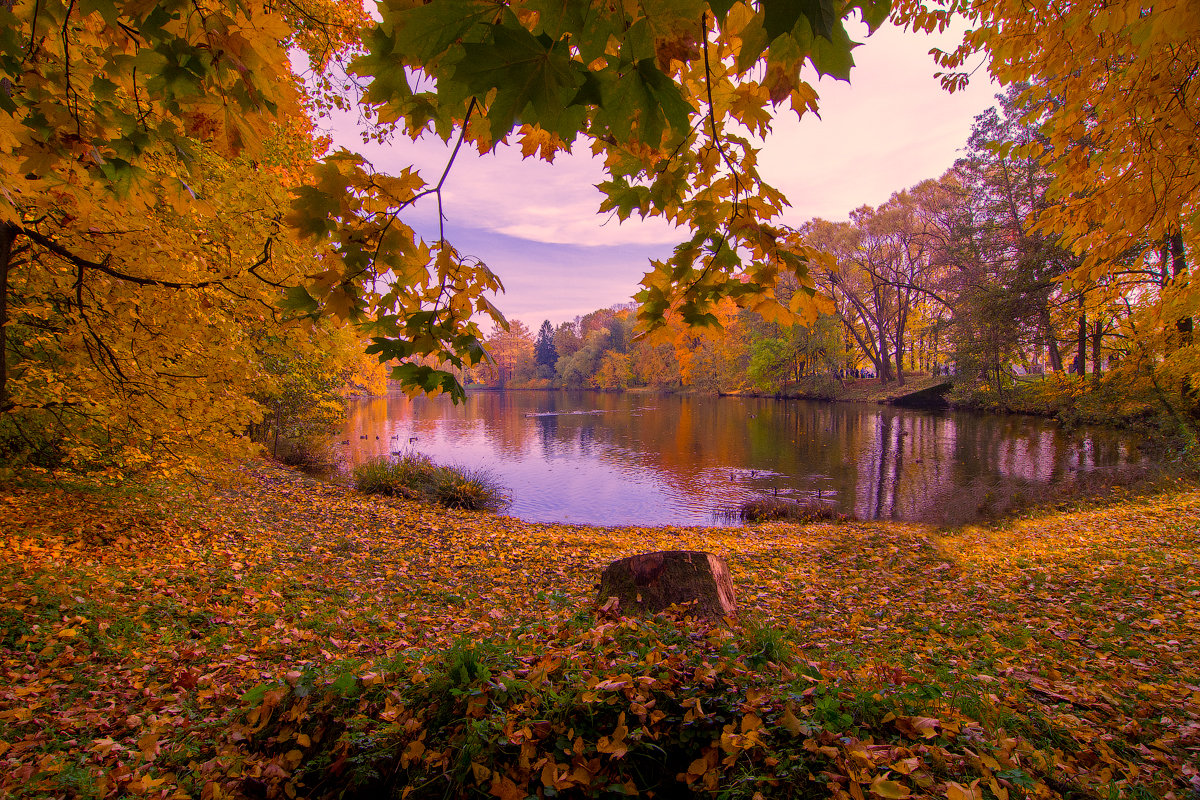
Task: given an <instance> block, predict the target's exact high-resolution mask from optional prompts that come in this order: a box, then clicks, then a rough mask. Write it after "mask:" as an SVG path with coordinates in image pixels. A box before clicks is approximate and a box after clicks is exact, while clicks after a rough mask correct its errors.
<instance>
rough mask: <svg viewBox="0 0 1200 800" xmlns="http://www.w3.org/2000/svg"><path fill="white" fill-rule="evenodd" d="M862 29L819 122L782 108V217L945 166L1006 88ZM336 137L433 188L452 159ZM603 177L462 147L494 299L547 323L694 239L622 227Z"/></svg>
mask: <svg viewBox="0 0 1200 800" xmlns="http://www.w3.org/2000/svg"><path fill="white" fill-rule="evenodd" d="M856 34H857V35H856ZM851 36H852V37H853V38H856V39H858V40H859V41H863V42H864V43H863V46H861V47H859V48H858V49H856V50H855V51H854V52H855V62H856V67H855V68H854V70H853V71H852V72H851V75H850V80H851V82H850V83H849V84H847V83H844V82H839V81H834V80H832V79H828V78H827V79H824V80H822V81H820V83H818V84H817V85H816V88H817V91H818V92H819V93H820V96H821V98H820V107H821V117H820V118H819V119H818V118H817V117H816V116H813V115H811V114H810V115H806V116H805V117H804V119H803V120H797V119H796V117H795V115H794V114H793V113H792V112H791V111H786V112H783V113H781V114H780V116H779V117H778V118H777V120H776V123H775V132H774V133H773V134H772V135H771V136H770V137H769V138H768V139H767V141H766V142H765V143H764V146H763V152H762V155H761V157H760V159H759V169H760V172H761V174H762V175H763V177H764V179H765V180H766V181H767V182H768V183H770V184H771V185H773V186H775V187H776V188H778V189H780V190H782V191H783V192H784V193H785V194H786V195H787V197H788V199H789V200H790V201H791V204H792V207H791V208H790V209H788V210H787V211H786V212H785V213H784V215H783V217H782V219H781V220H779V221H780V222H782V223H785V224H788V225H793V226H796V225H800V224H802V223H804V222H805V221H807V220H809V219H811V218H813V217H824V218H826V219H845V218H846V217H847V216H848V214H849V212H850V211H851V210H853V209H854V208H857V207H859V206H862V205H878V204H880V203H882V202H884V201H886V200H887V199H888V197H890V196H891V195H892V193H894V192H897V191H900V190H902V189H905V188H907V187H909V186H912V185H913V184H915V183H918V182H920V181H922V180H924V179H926V178H934V177H937V176H939V175H941V174H942V173H943V172H945V171H946V170H947V169H948V168H949V167H950V166H951V165H952V164H953V163H954V161H955V160H956V159H957V158H958V157H959V155H960V150H961V149H962V148H963V147H964V146H965V144H966V140H967V136H968V134H969V132H970V128H971V124H972V122H973V120H974V117H975V116H976V115H977V114H979V113H981V112H982V111H984V110H985V109H986V108H988V107H989V106H991V105H992V104H993V96H994V95H995V94H996V92H997V91H999V90H998V88H997V87H996V86H995V85H993V84H989V83H988V82H987V76H986V70H984V69H980V70H979V71H978V73H977V76H976V79H975V80H973V81H972V84H971V86H970V87H969V88H968V89H967V90H965V91H962V92H958V93H956V94H953V95H950V94H948V93H946V92H945V91H943V90H942V89H941V87H940V86H939V84H938V82H937V80H936V79H935V78H934V77H933V73H934V72H935V70H936V68H935V66H934V64H933V62H932V59H931V58H930V56H929V55H928V51H929V48H930V47H932V46H934V45H935V44H939V43H940V44H942V45H943V46H949V45H952V44H953V40H952V39H950V38H943V39H941V40H937V39H934V38H931V37H928V36H924V35H919V34H909V33H904V32H903V31H901V30H899V29H897V28H893V27H890V26H888V27H884V28H882V29H881V30H880V31H878V32H877V33H876V34H875V35H874V36H872V37H870V38H866V37H865V28H861V29H860V30H859V31H857V32H856V31H855V29H854V28H853V27H852V28H851ZM810 80H815V76H813V77H810ZM781 111H782V107H781ZM339 127H340V126H339ZM335 137H336V140H337V142H338V144H341V145H344V146H346V147H349V148H351V149H355V150H357V151H359V152H361V153H363V154H364V155H366V156H368V157H369V158H370V159H371V160H372V161H373V162H374V163H375V165H376V166H377V167H378V168H379V169H383V170H386V171H398V170H400V169H401V168H403V167H405V166H407V165H409V164H415V165H416V166H417V167H418V168H419V170H420V173H421V175H422V177H424V178H425V180H426V181H428V182H430V183H434V182H436V181H437V178H438V176H439V175H440V174H441V171H442V169H443V168H444V167H445V163H446V159H447V158H448V155H449V148H448V147H447V146H446V145H443V144H442V143H441V142H440V141H438V140H436V139H430V140H428V141H425V140H423V141H420V142H417V143H412V142H409V141H408V140H407V139H398V140H397V141H396V142H394V143H392V144H390V145H386V146H380V145H363V144H361V142H360V141H359V139H358V137H357V134H354V133H345V134H336V133H335ZM603 179H604V176H603V173H602V170H601V167H600V161H599V159H593V158H592V157H591V156H590V153H589V152H588V151H587V148H585V147H579V148H577V152H576V153H575V154H572V155H568V154H560V155H559V156H558V157H556V158H555V161H554V163H553V164H546V163H544V162H542V161H539V160H537V159H534V158H530V159H525V160H522V158H521V154H520V150H519V149H517V148H501V149H500V150H498V152H496V153H495V154H493V155H487V156H479V155H478V154H477V153H476V152H475V151H473V150H469V149H467V148H464V149H463V150H462V151H461V152H460V153H459V156H458V159H457V160H456V161H455V164H454V168H453V171H452V172H451V174H450V177H449V179H448V181H447V184H446V189H445V190H444V192H443V194H444V198H445V208H446V213H447V216H448V218H449V222H448V226H447V236H448V238H450V240H451V241H452V242H453V243H454V244H455V245H456V246H457V247H458V248H459V250H460V251H461V252H463V253H465V254H470V255H473V256H476V257H478V258H480V259H482V260H483V261H484V262H486V263H487V264H488V265H489V266H490V267H491V268H492V269H493V270H494V271H495V272H496V273H497V274H499V275H500V277H501V280H502V281H503V282H504V285H505V287H506V292H505V294H503V295H501V296H500V297H499V298H497V300H496V303H497V305H498V306H499V307H500V309H501V310H502V311H503V312H504V313H505V315H506V316H508V317H509V318H510V319H513V318H515V319H520V320H521V321H522V322H524V323H525V324H526V325H528V326H529V327H530V328H531V329H534V330H536V329H537V327H538V326H539V325H540V324H541V321H542V320H543V319H549V320H550V321H551V322H552V323H555V324H557V323H559V322H562V321H564V320H569V319H573V318H574V317H575V316H577V315H581V314H586V313H588V312H589V311H593V310H595V309H597V308H604V307H607V306H611V305H613V304H616V303H624V302H628V301H629V300H630V298H631V296H632V294H633V293H634V292H635V291H637V284H638V281H639V280H641V278H642V275H643V273H645V272H646V270H647V269H648V265H647V262H648V261H649V259H651V258H663V257H665V256H667V255H668V254H669V253H670V251H671V248H672V247H673V246H674V244H676V243H677V242H678V241H680V240H681V239H682V238H684V237H683V236H681V235H680V233H679V232H677V231H674V230H672V229H671V228H670V227H669V226H667V225H666V224H665V223H663V222H662V221H660V220H647V221H639V220H630V221H626V222H625V223H618V221H617V220H616V219H615V218H613V217H610V216H609V215H599V214H597V209H598V208H599V205H600V201H601V199H602V197H601V195H600V192H599V191H598V190H597V189H596V188H595V184H597V183H599V182H600V181H601V180H603ZM426 203H427V205H425V206H423V207H418V208H417V209H415V213H414V215H413V216H412V217H411V218H409V219H408V220H407V221H408V222H409V224H411V225H413V226H414V227H415V228H416V229H417V230H418V231H421V232H423V233H424V234H425V235H426V236H436V227H434V224H433V222H434V220H435V219H436V216H435V215H436V208H435V205H434V201H433V198H430V199H429V200H427V201H426Z"/></svg>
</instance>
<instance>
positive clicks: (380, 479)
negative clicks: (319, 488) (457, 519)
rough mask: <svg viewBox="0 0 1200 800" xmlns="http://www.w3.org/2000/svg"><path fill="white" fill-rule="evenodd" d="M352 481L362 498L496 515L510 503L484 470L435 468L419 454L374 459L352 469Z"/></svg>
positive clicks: (501, 489) (436, 466) (492, 478)
mask: <svg viewBox="0 0 1200 800" xmlns="http://www.w3.org/2000/svg"><path fill="white" fill-rule="evenodd" d="M352 477H353V479H354V487H355V488H356V489H358V491H360V492H363V493H365V494H385V495H390V496H392V497H403V498H405V499H408V500H417V501H420V502H424V503H437V504H439V505H442V506H445V507H446V508H457V509H462V510H464V511H491V512H493V513H498V512H500V511H502V510H504V509H505V508H506V507H507V506H508V504H509V502H510V500H509V498H508V497H507V496H506V495H505V492H504V489H503V487H501V486H500V484H498V483H497V482H496V479H495V478H494V477H493V476H492V474H491V473H489V472H488V471H487V470H484V469H464V468H462V467H454V466H444V465H440V464H435V463H434V462H433V461H432V460H431V459H430V458H429V456H425V455H421V454H420V453H406V454H404V455H402V456H400V457H399V458H373V459H371V460H370V461H367V462H365V463H363V464H360V465H359V466H357V467H355V468H354V471H353V473H352Z"/></svg>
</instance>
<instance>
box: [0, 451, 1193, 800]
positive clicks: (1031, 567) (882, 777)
mask: <svg viewBox="0 0 1200 800" xmlns="http://www.w3.org/2000/svg"><path fill="white" fill-rule="evenodd" d="M1198 529H1200V492H1197V491H1194V490H1190V489H1187V488H1181V489H1179V490H1177V491H1174V492H1169V493H1165V494H1161V495H1157V496H1155V497H1152V498H1149V499H1145V498H1143V499H1129V500H1117V501H1113V502H1112V503H1111V504H1108V505H1105V506H1103V507H1100V508H1097V509H1091V510H1084V511H1077V512H1073V513H1061V514H1054V513H1048V514H1042V515H1040V516H1037V517H1031V518H1028V519H1023V520H1017V521H1014V522H1011V523H1008V524H1006V525H1005V526H1002V527H999V528H977V527H968V528H961V529H954V530H950V531H939V530H936V529H933V528H930V527H927V526H921V525H910V524H890V523H888V524H885V523H851V524H837V525H832V524H830V525H816V526H810V527H795V526H788V525H767V526H761V527H756V528H752V529H674V528H663V529H639V528H620V529H602V528H586V527H575V526H564V525H534V524H526V523H523V522H520V521H518V520H514V519H510V518H505V517H493V516H487V515H472V514H468V513H458V512H450V511H446V510H443V509H434V508H429V507H422V506H417V505H414V504H411V503H407V502H403V501H395V500H385V499H379V498H368V497H362V496H359V495H355V494H354V493H353V492H351V491H349V490H347V489H343V488H341V487H337V486H330V485H323V484H319V483H315V482H313V481H311V480H309V479H306V478H304V477H301V476H298V475H296V474H295V473H292V472H289V471H286V470H283V469H280V468H277V467H273V466H269V465H265V464H254V465H249V466H246V467H244V468H241V469H239V470H237V471H236V472H235V473H234V474H233V475H232V476H231V477H226V478H223V479H222V480H220V481H214V482H213V483H212V484H210V485H209V486H208V487H207V488H196V487H195V486H189V487H174V488H162V487H159V488H157V489H155V490H150V489H147V488H145V487H141V488H139V489H137V491H134V490H132V489H131V490H129V491H128V492H127V493H125V494H117V493H114V492H113V491H111V490H106V491H99V490H88V491H85V490H84V489H82V488H80V487H78V486H72V487H59V488H49V489H46V488H42V489H36V490H35V489H7V490H4V492H3V494H0V531H2V532H3V533H2V536H3V552H4V554H5V557H4V559H3V561H2V563H0V593H2V596H0V796H5V797H55V796H65V797H76V796H79V797H110V796H122V795H144V796H153V797H185V796H190V797H199V798H223V797H255V798H258V797H298V796H299V797H303V796H315V795H330V794H333V795H336V794H338V793H342V792H345V793H348V794H350V795H354V796H360V797H371V796H377V795H379V794H383V793H389V792H390V793H395V794H396V796H401V795H404V794H405V793H410V794H413V795H415V796H438V797H444V796H449V795H461V796H472V795H474V796H480V797H482V796H488V795H490V796H495V797H501V798H518V797H525V796H527V795H535V796H538V795H540V796H546V797H550V796H555V795H563V796H573V795H581V794H592V795H608V794H614V795H615V794H620V793H642V794H646V793H650V792H654V793H656V794H658V795H659V796H663V797H666V796H686V795H688V794H689V793H691V794H705V795H712V796H731V797H732V796H744V797H747V798H751V797H754V796H756V795H761V796H763V797H771V796H797V797H824V796H833V797H852V798H855V800H862V798H865V797H868V796H872V797H883V798H901V797H909V796H913V797H916V796H922V795H928V796H935V797H950V798H953V800H967V798H977V799H978V800H983V798H996V800H1007V798H1009V797H1025V796H1028V797H1056V796H1062V797H1095V798H1116V797H1139V798H1142V797H1168V798H1172V797H1173V798H1179V800H1186V799H1187V798H1195V797H1198V796H1200V776H1198V775H1197V770H1198V762H1200V666H1198V665H1200V644H1198V643H1200V619H1198V618H1197V610H1198V609H1200V570H1198V566H1200V564H1198V561H1200V536H1198V534H1197V530H1198ZM660 549H697V550H708V551H711V552H714V553H717V554H718V555H720V556H722V557H724V558H725V559H726V560H727V561H728V563H729V566H730V569H731V572H732V575H733V579H734V582H735V585H736V587H737V590H738V593H739V596H738V599H739V603H740V605H741V608H742V613H741V614H740V616H739V620H738V621H736V622H735V623H733V624H732V625H731V626H721V625H718V626H714V627H708V626H704V625H699V624H695V623H692V622H690V621H688V620H685V619H682V618H680V617H678V616H669V615H668V616H662V617H659V618H656V619H654V620H649V621H636V620H628V619H621V618H619V617H616V616H614V615H612V614H610V613H606V612H604V611H603V610H600V609H597V607H596V603H595V599H596V598H595V584H596V581H597V578H598V575H599V572H600V570H601V569H602V568H603V567H604V566H605V565H606V564H607V563H609V562H610V561H612V560H613V559H615V558H619V557H621V556H624V555H629V554H633V553H637V552H645V551H650V550H660Z"/></svg>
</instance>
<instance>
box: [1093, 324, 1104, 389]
mask: <svg viewBox="0 0 1200 800" xmlns="http://www.w3.org/2000/svg"><path fill="white" fill-rule="evenodd" d="M1103 336H1104V323H1102V322H1101V321H1100V320H1096V321H1095V322H1093V323H1092V380H1093V381H1099V380H1100V369H1101V364H1100V340H1101V338H1102V337H1103Z"/></svg>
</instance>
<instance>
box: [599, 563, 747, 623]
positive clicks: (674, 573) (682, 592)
mask: <svg viewBox="0 0 1200 800" xmlns="http://www.w3.org/2000/svg"><path fill="white" fill-rule="evenodd" d="M614 597H615V598H616V599H617V602H618V604H619V608H620V611H621V613H622V614H626V615H628V614H632V613H645V614H655V613H658V612H659V611H663V610H665V609H666V608H667V607H668V606H670V605H671V604H672V603H678V604H679V605H681V606H686V607H687V608H688V609H689V611H690V612H691V613H692V614H694V615H695V616H697V617H704V618H707V619H720V618H721V617H725V616H732V615H733V614H734V612H735V611H736V610H737V605H736V603H735V601H734V595H733V580H732V579H731V578H730V577H729V567H728V566H727V565H726V564H725V562H724V561H723V560H722V559H720V558H718V557H717V556H715V555H713V554H712V553H702V552H697V551H690V550H671V551H665V552H658V553H642V554H641V555H636V556H630V557H629V558H622V559H621V560H620V561H614V562H613V563H611V564H609V565H608V567H606V568H605V570H604V573H603V574H602V575H601V576H600V604H601V605H602V606H603V605H604V604H606V603H608V602H610V598H614Z"/></svg>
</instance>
